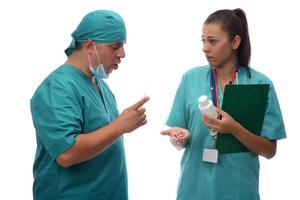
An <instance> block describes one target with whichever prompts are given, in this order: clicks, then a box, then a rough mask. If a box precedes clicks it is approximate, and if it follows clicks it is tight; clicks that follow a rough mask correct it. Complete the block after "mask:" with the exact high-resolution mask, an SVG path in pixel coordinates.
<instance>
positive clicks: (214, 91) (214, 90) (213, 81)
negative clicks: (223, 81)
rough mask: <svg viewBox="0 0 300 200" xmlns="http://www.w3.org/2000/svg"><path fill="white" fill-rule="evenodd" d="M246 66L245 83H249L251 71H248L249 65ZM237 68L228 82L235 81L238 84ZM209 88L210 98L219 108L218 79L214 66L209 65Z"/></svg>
mask: <svg viewBox="0 0 300 200" xmlns="http://www.w3.org/2000/svg"><path fill="white" fill-rule="evenodd" d="M245 68H246V71H247V72H246V73H247V83H248V84H250V79H251V72H250V67H245ZM239 69H240V67H236V69H235V72H234V74H233V76H232V79H231V81H230V82H229V84H230V85H231V84H233V83H234V82H236V84H239V82H238V81H239V80H238V76H239V73H238V72H239ZM210 89H211V95H212V100H213V103H214V105H215V106H216V107H218V108H219V105H220V104H219V91H218V80H217V70H216V68H215V67H211V71H210Z"/></svg>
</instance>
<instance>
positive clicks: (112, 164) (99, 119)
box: [31, 64, 128, 200]
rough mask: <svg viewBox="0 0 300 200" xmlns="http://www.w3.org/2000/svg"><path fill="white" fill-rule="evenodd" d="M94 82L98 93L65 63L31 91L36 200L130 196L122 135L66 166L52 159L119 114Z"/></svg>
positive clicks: (108, 93)
mask: <svg viewBox="0 0 300 200" xmlns="http://www.w3.org/2000/svg"><path fill="white" fill-rule="evenodd" d="M97 82H98V83H99V84H98V85H99V88H100V90H101V92H98V91H97V90H96V88H95V87H94V85H93V84H92V82H91V81H90V79H88V77H87V76H85V75H84V74H83V73H82V72H81V71H80V70H79V69H78V68H76V67H74V66H71V65H66V64H65V65H62V66H60V67H59V68H58V69H56V70H55V71H54V72H52V73H51V74H50V75H49V76H48V77H47V78H46V79H45V80H44V81H43V82H42V83H41V85H40V86H39V87H38V89H37V90H36V92H35V94H34V95H33V97H32V99H31V113H32V119H33V123H34V127H35V129H36V141H37V150H36V156H35V161H34V166H33V175H34V184H33V196H34V199H35V200H87V199H88V200H98V199H101V200H127V199H128V192H127V170H126V162H125V153H124V144H123V138H122V137H119V138H118V139H117V140H116V141H115V142H114V143H113V144H111V145H110V146H109V147H107V148H106V149H105V150H104V151H103V152H101V153H100V154H99V155H97V156H96V157H95V158H93V159H90V160H88V161H85V162H82V163H80V164H76V165H73V166H71V167H68V168H64V167H61V166H60V165H58V164H57V163H56V161H55V159H56V158H57V157H58V156H59V155H60V154H62V153H63V152H64V151H66V150H67V149H69V148H70V147H72V145H73V144H74V143H75V141H76V137H77V135H78V134H84V133H88V132H91V131H94V130H96V129H98V128H101V127H103V126H105V125H107V124H109V123H111V122H112V121H113V120H114V119H115V118H117V116H118V110H117V105H116V101H115V98H114V95H113V93H112V92H111V90H110V89H109V87H108V86H107V84H106V83H105V82H104V81H103V80H97ZM99 134H100V133H99Z"/></svg>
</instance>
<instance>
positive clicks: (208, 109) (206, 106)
mask: <svg viewBox="0 0 300 200" xmlns="http://www.w3.org/2000/svg"><path fill="white" fill-rule="evenodd" d="M198 102H199V109H200V112H201V113H202V114H205V115H208V116H211V117H213V118H218V113H217V110H216V107H215V106H214V104H213V102H212V101H211V100H210V99H209V98H208V97H207V96H206V95H202V96H200V97H199V98H198ZM209 134H210V135H211V136H214V137H215V136H216V135H217V134H218V132H217V131H216V130H214V129H210V130H209Z"/></svg>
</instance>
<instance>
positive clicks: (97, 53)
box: [94, 43, 101, 65]
mask: <svg viewBox="0 0 300 200" xmlns="http://www.w3.org/2000/svg"><path fill="white" fill-rule="evenodd" d="M94 44H95V46H94V47H95V50H96V53H97V60H98V65H100V64H101V63H100V59H99V55H98V50H97V48H96V43H94Z"/></svg>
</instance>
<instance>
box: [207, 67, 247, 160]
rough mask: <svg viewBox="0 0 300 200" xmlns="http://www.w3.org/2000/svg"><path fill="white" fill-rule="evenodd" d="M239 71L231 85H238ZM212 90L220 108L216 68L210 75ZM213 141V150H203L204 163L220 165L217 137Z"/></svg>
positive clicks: (212, 69)
mask: <svg viewBox="0 0 300 200" xmlns="http://www.w3.org/2000/svg"><path fill="white" fill-rule="evenodd" d="M246 69H247V79H248V83H250V78H251V74H250V69H249V68H246ZM238 70H239V68H236V69H235V72H234V73H233V75H232V78H231V81H230V82H229V84H233V83H234V82H236V84H238V81H239V80H238V75H239V74H238ZM210 89H211V94H212V100H213V103H214V105H215V106H216V107H217V108H219V107H220V102H219V90H218V79H217V70H216V68H214V67H212V68H211V74H210ZM212 137H213V140H214V145H213V147H212V148H204V149H203V155H202V161H204V162H209V163H218V155H219V152H218V150H217V149H216V139H217V135H212Z"/></svg>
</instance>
